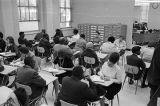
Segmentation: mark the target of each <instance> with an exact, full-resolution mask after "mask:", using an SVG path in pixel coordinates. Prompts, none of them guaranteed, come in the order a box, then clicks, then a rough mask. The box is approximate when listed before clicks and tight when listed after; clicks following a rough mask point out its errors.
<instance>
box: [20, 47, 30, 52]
mask: <svg viewBox="0 0 160 106" xmlns="http://www.w3.org/2000/svg"><path fill="white" fill-rule="evenodd" d="M19 51H20V52H21V53H23V54H28V53H29V50H28V48H27V47H20V48H19Z"/></svg>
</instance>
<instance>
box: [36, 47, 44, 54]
mask: <svg viewBox="0 0 160 106" xmlns="http://www.w3.org/2000/svg"><path fill="white" fill-rule="evenodd" d="M37 50H38V52H39V53H44V52H45V50H44V48H43V47H39V46H38V47H37Z"/></svg>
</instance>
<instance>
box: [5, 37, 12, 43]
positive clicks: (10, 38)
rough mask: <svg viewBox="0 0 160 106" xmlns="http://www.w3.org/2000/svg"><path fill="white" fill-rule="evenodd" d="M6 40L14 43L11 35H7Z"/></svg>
mask: <svg viewBox="0 0 160 106" xmlns="http://www.w3.org/2000/svg"><path fill="white" fill-rule="evenodd" d="M6 40H9V43H11V44H14V39H13V37H12V36H8V37H7V38H6Z"/></svg>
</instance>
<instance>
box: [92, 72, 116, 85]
mask: <svg viewBox="0 0 160 106" xmlns="http://www.w3.org/2000/svg"><path fill="white" fill-rule="evenodd" d="M91 80H92V81H93V82H94V83H96V84H99V85H102V86H105V87H108V86H110V85H111V84H113V81H104V80H102V79H101V78H100V76H98V75H93V76H91Z"/></svg>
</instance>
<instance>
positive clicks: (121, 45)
mask: <svg viewBox="0 0 160 106" xmlns="http://www.w3.org/2000/svg"><path fill="white" fill-rule="evenodd" d="M114 44H115V46H116V47H117V48H118V49H119V50H121V49H123V50H125V49H126V42H125V41H124V40H123V41H122V42H119V39H117V40H115V42H114Z"/></svg>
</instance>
